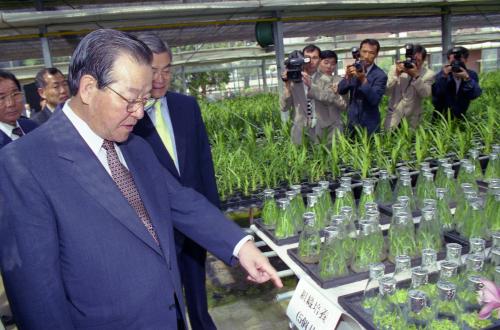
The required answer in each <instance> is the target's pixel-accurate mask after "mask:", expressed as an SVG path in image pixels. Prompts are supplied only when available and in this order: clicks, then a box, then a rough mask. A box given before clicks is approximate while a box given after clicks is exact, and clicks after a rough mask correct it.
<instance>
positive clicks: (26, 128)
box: [0, 118, 38, 149]
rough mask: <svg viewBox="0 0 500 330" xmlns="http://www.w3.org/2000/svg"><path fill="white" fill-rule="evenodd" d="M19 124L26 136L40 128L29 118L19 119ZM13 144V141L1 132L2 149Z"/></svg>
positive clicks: (0, 146) (0, 145)
mask: <svg viewBox="0 0 500 330" xmlns="http://www.w3.org/2000/svg"><path fill="white" fill-rule="evenodd" d="M17 122H18V123H19V126H21V129H22V130H23V132H24V133H26V134H27V133H29V132H31V131H32V130H34V129H35V128H37V127H38V125H37V124H36V123H34V122H33V121H31V120H29V119H27V118H19V119H18V120H17ZM11 142H12V139H11V138H10V137H9V136H7V135H6V134H5V133H4V132H3V131H1V130H0V149H1V148H3V147H4V146H6V145H7V144H9V143H11Z"/></svg>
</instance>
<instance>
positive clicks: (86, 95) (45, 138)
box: [0, 29, 282, 330]
mask: <svg viewBox="0 0 500 330" xmlns="http://www.w3.org/2000/svg"><path fill="white" fill-rule="evenodd" d="M152 58H153V55H152V53H151V51H150V50H149V49H148V48H147V46H146V45H145V44H144V43H143V42H141V41H139V40H137V39H136V38H135V37H133V36H131V35H128V34H126V33H123V32H119V31H114V30H105V29H104V30H97V31H94V32H92V33H90V34H88V35H87V36H85V37H84V38H83V39H82V41H81V42H80V43H79V45H78V46H77V48H76V49H75V52H74V54H73V56H72V58H71V62H70V66H69V75H68V78H69V84H70V89H71V91H72V93H73V94H74V95H75V96H74V97H72V98H71V99H70V100H69V101H68V102H66V104H65V105H64V107H63V109H62V111H58V112H56V113H55V114H54V115H53V116H52V118H51V120H50V121H48V122H47V123H46V124H44V125H43V126H41V127H40V128H38V129H37V130H35V131H34V132H33V133H31V134H30V135H28V136H26V137H25V138H23V139H22V140H21V141H19V142H18V143H13V144H12V146H7V147H6V148H4V149H3V150H2V151H1V152H0V194H1V195H0V203H1V205H0V210H2V213H1V217H0V244H1V246H0V251H2V253H1V255H0V265H1V270H2V275H3V278H4V282H5V287H6V291H7V296H8V297H9V301H10V303H11V307H12V310H13V313H14V317H15V319H16V322H17V323H18V325H19V328H21V329H107V330H109V329H175V328H176V327H177V328H178V329H185V327H186V325H185V324H186V323H185V313H184V298H183V293H182V289H181V282H180V278H179V270H178V265H177V258H176V253H175V244H174V234H173V228H174V227H175V228H176V229H177V230H179V231H181V232H182V233H183V234H184V235H186V236H188V237H190V238H191V239H193V240H196V241H197V242H198V243H199V244H200V245H201V246H203V247H204V248H206V249H208V250H209V251H210V252H212V253H213V254H214V255H216V256H217V257H219V258H221V259H222V260H224V261H225V262H226V263H228V264H234V263H236V261H237V260H239V262H240V263H241V265H242V266H243V267H244V268H245V269H246V270H247V271H248V272H249V276H248V278H249V279H250V280H253V281H255V282H259V283H261V282H264V281H267V280H269V279H271V280H273V282H274V283H275V284H276V285H277V286H278V287H281V286H282V284H281V281H280V279H279V278H278V277H277V273H276V271H275V270H274V268H273V267H272V266H271V265H270V264H269V262H268V260H267V258H265V256H263V255H262V253H260V251H259V250H258V249H257V248H256V247H255V245H254V244H253V242H252V240H249V239H248V237H247V236H245V234H244V233H243V232H242V231H241V229H240V228H239V227H238V226H237V225H235V224H234V223H232V222H230V221H228V220H226V219H225V218H224V216H223V215H222V214H221V213H220V211H219V210H218V209H217V208H216V207H214V206H213V205H212V204H211V203H210V202H208V201H207V200H206V199H205V198H204V197H203V196H202V195H200V194H199V193H197V192H195V191H194V190H192V189H190V188H185V187H183V186H182V185H180V184H179V182H178V181H177V180H176V179H175V178H174V177H173V176H172V175H171V174H170V173H169V172H168V171H167V170H165V168H164V167H163V166H162V165H161V164H160V162H159V161H158V159H157V157H156V155H155V154H154V152H153V150H152V149H151V147H150V146H149V144H148V143H147V142H146V141H144V140H143V139H142V138H140V137H138V136H135V135H134V134H131V132H132V130H133V128H134V126H135V124H136V123H137V121H138V120H140V119H141V118H142V117H143V115H144V105H145V104H146V102H147V99H148V98H149V95H150V91H151V81H152V80H153V72H152V70H151V63H152ZM33 164H36V166H33Z"/></svg>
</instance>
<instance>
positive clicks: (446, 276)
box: [438, 260, 459, 285]
mask: <svg viewBox="0 0 500 330" xmlns="http://www.w3.org/2000/svg"><path fill="white" fill-rule="evenodd" d="M458 267H459V265H458V264H457V263H456V262H455V261H447V260H445V261H443V262H441V269H440V270H439V279H438V283H439V282H452V283H454V284H455V285H458V283H459V279H458Z"/></svg>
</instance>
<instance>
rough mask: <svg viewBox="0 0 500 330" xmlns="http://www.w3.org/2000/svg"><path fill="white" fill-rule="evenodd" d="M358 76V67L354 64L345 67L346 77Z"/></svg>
mask: <svg viewBox="0 0 500 330" xmlns="http://www.w3.org/2000/svg"><path fill="white" fill-rule="evenodd" d="M355 76H356V68H355V67H354V66H353V65H348V66H346V67H345V77H346V78H347V79H351V78H352V77H355Z"/></svg>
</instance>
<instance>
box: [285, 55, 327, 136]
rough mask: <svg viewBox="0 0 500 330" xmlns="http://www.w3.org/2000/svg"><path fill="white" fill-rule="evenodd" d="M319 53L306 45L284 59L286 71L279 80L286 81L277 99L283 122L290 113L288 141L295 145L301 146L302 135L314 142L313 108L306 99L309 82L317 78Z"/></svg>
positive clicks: (312, 104) (315, 118)
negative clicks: (291, 119) (290, 121)
mask: <svg viewBox="0 0 500 330" xmlns="http://www.w3.org/2000/svg"><path fill="white" fill-rule="evenodd" d="M320 52H321V50H320V49H319V48H318V47H317V46H315V45H307V46H306V47H304V49H303V50H302V52H301V51H298V50H296V51H293V52H291V53H290V55H289V57H288V58H287V59H286V60H285V65H286V69H285V70H284V71H283V72H282V75H281V78H282V79H283V81H285V91H284V93H283V96H282V97H281V99H280V110H281V111H282V119H284V120H287V118H288V116H289V115H288V114H289V111H290V110H293V112H294V113H293V114H292V115H293V126H292V131H291V134H290V135H291V139H292V142H293V143H295V144H300V143H302V135H303V134H304V135H306V136H309V138H310V139H312V140H315V136H316V132H315V127H316V122H317V117H316V111H315V108H316V105H315V103H316V102H315V101H314V100H313V99H311V98H308V97H307V93H308V91H309V89H310V88H311V85H312V82H313V81H314V80H315V79H317V72H316V71H317V69H318V64H319V61H320V58H319V55H320Z"/></svg>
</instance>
